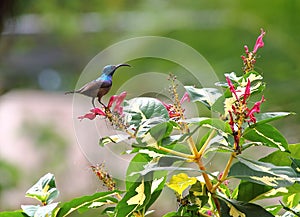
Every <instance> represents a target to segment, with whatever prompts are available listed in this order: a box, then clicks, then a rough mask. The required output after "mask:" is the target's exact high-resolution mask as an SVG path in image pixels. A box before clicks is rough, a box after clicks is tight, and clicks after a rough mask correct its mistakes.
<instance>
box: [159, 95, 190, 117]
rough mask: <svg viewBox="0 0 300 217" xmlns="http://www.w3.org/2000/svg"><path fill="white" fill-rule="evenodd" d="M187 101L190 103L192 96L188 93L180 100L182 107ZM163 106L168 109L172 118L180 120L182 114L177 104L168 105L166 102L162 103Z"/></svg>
mask: <svg viewBox="0 0 300 217" xmlns="http://www.w3.org/2000/svg"><path fill="white" fill-rule="evenodd" d="M185 101H188V102H189V101H190V96H189V94H188V93H187V92H185V94H184V95H183V96H182V98H181V99H180V105H182V104H183V103H184V102H185ZM162 104H163V105H164V107H165V108H166V109H167V111H168V114H169V117H170V118H180V116H181V112H180V111H179V109H178V106H176V105H175V104H167V103H165V102H162ZM182 112H184V109H182Z"/></svg>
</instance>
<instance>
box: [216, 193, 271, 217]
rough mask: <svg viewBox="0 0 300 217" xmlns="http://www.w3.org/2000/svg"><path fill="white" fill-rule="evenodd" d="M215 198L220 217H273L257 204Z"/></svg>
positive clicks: (220, 197) (221, 197)
mask: <svg viewBox="0 0 300 217" xmlns="http://www.w3.org/2000/svg"><path fill="white" fill-rule="evenodd" d="M217 197H218V198H219V201H220V205H221V216H222V217H254V216H259V217H274V215H272V214H271V213H269V212H268V211H266V210H265V209H264V208H262V207H261V206H259V205H257V204H253V203H247V202H241V201H237V200H231V199H227V198H225V197H223V196H220V195H218V196H217Z"/></svg>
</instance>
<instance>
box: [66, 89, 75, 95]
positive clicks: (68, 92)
mask: <svg viewBox="0 0 300 217" xmlns="http://www.w3.org/2000/svg"><path fill="white" fill-rule="evenodd" d="M71 93H76V91H75V90H72V91H67V92H65V95H67V94H71Z"/></svg>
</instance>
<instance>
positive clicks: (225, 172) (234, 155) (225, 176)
mask: <svg viewBox="0 0 300 217" xmlns="http://www.w3.org/2000/svg"><path fill="white" fill-rule="evenodd" d="M236 154H237V153H236V152H232V153H231V155H230V158H229V160H228V162H227V164H226V167H225V169H224V172H223V174H222V176H221V178H220V179H219V180H218V182H217V184H215V185H214V186H213V188H212V190H211V192H212V193H214V192H215V191H216V189H217V188H218V187H219V186H220V185H221V184H222V183H223V182H224V181H225V180H226V178H227V176H228V173H229V170H230V167H231V164H232V162H233V159H234V158H235V157H236Z"/></svg>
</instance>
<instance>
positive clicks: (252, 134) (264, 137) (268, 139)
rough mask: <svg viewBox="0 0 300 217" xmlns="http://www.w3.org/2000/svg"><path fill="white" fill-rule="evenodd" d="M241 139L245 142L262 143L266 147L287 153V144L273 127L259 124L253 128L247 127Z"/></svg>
mask: <svg viewBox="0 0 300 217" xmlns="http://www.w3.org/2000/svg"><path fill="white" fill-rule="evenodd" d="M243 137H244V138H245V139H247V140H250V141H253V142H262V143H263V144H264V145H266V146H269V147H274V148H278V149H279V150H280V151H287V152H288V143H287V141H286V139H285V138H284V136H283V135H282V134H281V133H280V132H279V131H278V130H277V129H276V128H275V127H273V126H271V125H269V124H261V125H258V126H255V127H253V128H250V127H248V128H247V129H246V130H245V132H244V134H243Z"/></svg>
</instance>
